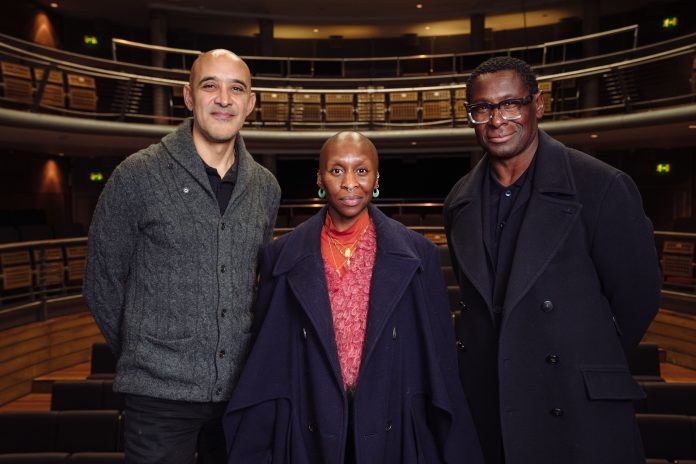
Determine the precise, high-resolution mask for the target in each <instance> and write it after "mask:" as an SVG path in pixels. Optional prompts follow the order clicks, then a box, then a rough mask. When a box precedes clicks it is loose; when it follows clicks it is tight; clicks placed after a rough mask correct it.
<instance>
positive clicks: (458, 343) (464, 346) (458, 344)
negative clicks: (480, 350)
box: [457, 340, 466, 351]
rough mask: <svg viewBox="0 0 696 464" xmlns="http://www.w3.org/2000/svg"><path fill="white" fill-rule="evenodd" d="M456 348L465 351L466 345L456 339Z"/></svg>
mask: <svg viewBox="0 0 696 464" xmlns="http://www.w3.org/2000/svg"><path fill="white" fill-rule="evenodd" d="M457 349H458V350H459V351H466V345H464V343H463V342H462V341H461V340H457Z"/></svg>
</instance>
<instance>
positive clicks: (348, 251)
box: [343, 248, 351, 260]
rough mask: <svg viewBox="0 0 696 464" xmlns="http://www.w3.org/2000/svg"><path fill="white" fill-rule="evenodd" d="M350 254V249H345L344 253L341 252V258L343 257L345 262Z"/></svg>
mask: <svg viewBox="0 0 696 464" xmlns="http://www.w3.org/2000/svg"><path fill="white" fill-rule="evenodd" d="M350 254H351V253H350V248H346V251H344V252H343V256H345V257H346V259H347V260H350Z"/></svg>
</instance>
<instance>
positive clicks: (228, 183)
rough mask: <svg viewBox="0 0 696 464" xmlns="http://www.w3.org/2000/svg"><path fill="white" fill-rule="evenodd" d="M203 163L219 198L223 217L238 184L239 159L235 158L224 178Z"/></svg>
mask: <svg viewBox="0 0 696 464" xmlns="http://www.w3.org/2000/svg"><path fill="white" fill-rule="evenodd" d="M201 162H202V163H203V167H204V168H205V173H206V174H207V175H208V180H209V181H210V188H211V189H212V190H213V193H214V194H215V196H216V197H217V202H218V206H219V207H220V214H221V215H222V214H224V213H225V210H226V209H227V204H228V203H229V202H230V197H231V196H232V190H234V184H236V183H237V171H238V169H237V166H238V163H237V157H236V156H235V157H234V162H233V163H232V166H230V168H229V169H228V170H227V172H226V173H225V175H224V176H222V177H220V174H218V172H217V169H215V168H213V167H210V166H208V165H207V164H206V163H205V161H203V160H202V159H201Z"/></svg>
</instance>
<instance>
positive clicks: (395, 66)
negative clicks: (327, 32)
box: [111, 24, 638, 79]
mask: <svg viewBox="0 0 696 464" xmlns="http://www.w3.org/2000/svg"><path fill="white" fill-rule="evenodd" d="M585 44H594V45H596V46H598V47H599V46H601V47H602V48H604V49H605V52H608V51H613V52H623V53H625V52H627V51H629V50H635V49H636V48H637V46H638V25H637V24H633V25H630V26H626V27H621V28H618V29H612V30H609V31H603V32H597V33H595V34H588V35H584V36H580V37H573V38H569V39H563V40H556V41H552V42H545V43H542V44H537V45H531V46H526V47H513V48H506V49H497V50H485V51H478V52H468V53H447V54H432V55H412V56H383V57H358V58H316V57H315V58H300V57H267V56H245V57H244V60H245V61H246V62H247V63H248V64H249V66H250V67H251V69H252V70H255V72H256V73H258V74H261V75H266V76H268V75H270V76H275V77H307V76H309V77H335V78H342V79H345V78H355V77H359V78H365V77H368V78H370V77H380V76H381V77H386V78H394V77H403V76H404V75H409V74H410V75H413V74H416V75H433V74H452V75H455V74H463V73H467V72H470V71H471V69H473V68H474V67H475V66H476V64H478V63H480V62H482V61H484V60H485V59H486V58H488V57H490V56H514V57H518V58H522V59H524V60H525V61H527V62H528V63H530V64H532V65H539V66H545V65H549V64H554V63H556V64H557V63H562V62H565V61H567V60H569V59H571V58H573V57H577V56H578V55H579V54H581V50H582V46H583V45H585ZM119 49H120V51H119ZM129 50H141V51H145V52H146V56H145V57H144V58H145V59H144V60H142V61H145V62H146V63H150V62H151V61H152V57H153V56H154V55H155V54H159V55H164V56H163V58H164V60H165V61H166V62H168V63H170V65H171V67H173V68H178V69H181V70H188V69H189V67H190V66H191V64H192V62H193V60H194V59H195V58H196V57H197V56H198V55H199V54H200V53H201V52H200V51H199V50H187V49H181V48H172V47H165V46H161V45H152V44H147V43H142V42H134V41H131V40H125V39H119V38H113V39H111V53H112V59H113V60H114V61H117V62H120V61H125V62H129V59H132V58H133V56H131V55H133V54H128V53H127V52H128V51H129ZM124 51H125V52H126V53H124ZM256 70H258V71H256Z"/></svg>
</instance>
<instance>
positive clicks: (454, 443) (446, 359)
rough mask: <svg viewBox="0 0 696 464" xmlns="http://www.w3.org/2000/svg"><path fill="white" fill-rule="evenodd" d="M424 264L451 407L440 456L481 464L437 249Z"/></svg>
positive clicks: (433, 335) (437, 345) (450, 459)
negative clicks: (462, 379)
mask: <svg viewBox="0 0 696 464" xmlns="http://www.w3.org/2000/svg"><path fill="white" fill-rule="evenodd" d="M431 250H432V251H431V252H430V253H429V254H428V256H427V259H426V260H425V268H424V273H425V275H426V295H427V301H429V302H430V304H431V305H430V318H431V322H432V323H431V327H432V328H433V329H432V330H433V332H434V333H433V334H432V337H433V340H434V342H435V345H436V351H437V353H438V358H439V360H440V368H441V372H442V379H441V381H442V382H443V383H444V384H445V388H446V391H447V394H448V396H449V397H450V400H451V404H452V406H453V411H452V412H453V417H452V425H451V428H450V430H449V434H448V436H447V437H446V439H445V440H444V443H443V444H442V446H443V450H442V452H443V456H444V459H445V462H447V463H467V464H478V463H483V455H482V452H481V446H480V444H479V440H478V434H477V433H476V429H475V427H474V422H473V419H472V417H471V412H470V410H469V403H468V401H467V399H466V394H465V393H464V389H463V387H462V384H461V383H460V380H459V368H458V362H457V352H456V342H455V336H454V328H453V324H452V313H451V310H450V308H449V299H448V298H447V286H446V284H445V279H444V277H443V275H442V270H441V268H440V259H439V254H438V251H437V249H435V248H432V249H431Z"/></svg>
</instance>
